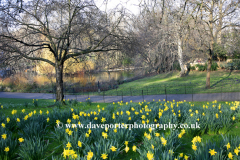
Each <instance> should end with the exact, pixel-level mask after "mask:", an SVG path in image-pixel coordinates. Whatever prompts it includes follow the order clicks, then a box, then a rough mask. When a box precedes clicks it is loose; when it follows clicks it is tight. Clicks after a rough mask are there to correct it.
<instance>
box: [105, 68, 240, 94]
mask: <svg viewBox="0 0 240 160" xmlns="http://www.w3.org/2000/svg"><path fill="white" fill-rule="evenodd" d="M178 75H179V72H174V73H166V74H159V75H156V76H152V77H146V78H143V79H140V80H136V81H133V82H128V83H124V84H121V85H119V87H118V88H117V89H114V90H109V91H106V92H104V94H105V95H122V94H123V95H133V96H134V95H141V94H142V92H143V94H144V95H155V94H165V93H167V94H191V93H220V92H238V91H239V89H240V72H239V71H233V72H229V71H212V72H211V89H205V84H206V72H198V71H194V72H190V74H189V75H188V76H186V77H179V76H178ZM101 94H103V92H101Z"/></svg>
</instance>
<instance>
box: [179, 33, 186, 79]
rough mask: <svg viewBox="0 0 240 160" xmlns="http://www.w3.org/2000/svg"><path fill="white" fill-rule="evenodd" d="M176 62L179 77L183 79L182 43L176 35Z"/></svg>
mask: <svg viewBox="0 0 240 160" xmlns="http://www.w3.org/2000/svg"><path fill="white" fill-rule="evenodd" d="M178 62H179V65H180V68H181V72H180V77H183V76H184V75H185V69H184V64H183V55H182V41H181V38H180V36H179V35H178Z"/></svg>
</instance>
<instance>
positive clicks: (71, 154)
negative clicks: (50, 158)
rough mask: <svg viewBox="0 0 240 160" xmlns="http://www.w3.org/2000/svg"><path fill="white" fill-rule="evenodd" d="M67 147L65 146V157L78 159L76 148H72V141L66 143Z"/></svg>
mask: <svg viewBox="0 0 240 160" xmlns="http://www.w3.org/2000/svg"><path fill="white" fill-rule="evenodd" d="M66 147H67V149H65V148H64V150H63V153H62V154H63V157H64V158H70V157H71V158H73V159H76V158H77V154H76V152H75V151H74V150H72V149H70V148H71V147H72V145H71V143H69V142H68V143H67V144H66Z"/></svg>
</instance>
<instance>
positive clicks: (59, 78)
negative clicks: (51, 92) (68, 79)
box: [55, 64, 64, 102]
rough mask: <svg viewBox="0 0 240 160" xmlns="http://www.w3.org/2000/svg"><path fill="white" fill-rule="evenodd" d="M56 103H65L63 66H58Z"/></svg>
mask: <svg viewBox="0 0 240 160" xmlns="http://www.w3.org/2000/svg"><path fill="white" fill-rule="evenodd" d="M55 69H56V101H59V102H63V99H64V95H63V64H60V65H59V64H56V67H55Z"/></svg>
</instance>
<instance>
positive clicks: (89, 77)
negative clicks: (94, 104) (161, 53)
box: [3, 69, 146, 85]
mask: <svg viewBox="0 0 240 160" xmlns="http://www.w3.org/2000/svg"><path fill="white" fill-rule="evenodd" d="M145 73H146V69H135V70H118V71H109V72H107V71H104V72H97V73H84V72H82V73H79V74H75V75H74V76H64V77H63V81H64V82H68V83H80V84H83V85H86V84H87V83H92V84H94V83H97V82H98V81H99V82H109V81H118V80H121V81H122V80H128V79H131V78H134V77H136V76H142V75H144V74H145ZM11 79H12V80H14V81H16V80H17V82H18V83H19V84H22V83H32V82H36V83H37V84H38V85H44V84H46V83H51V82H56V78H55V76H52V77H47V76H44V75H34V74H31V73H24V74H15V75H14V76H13V77H12V78H10V77H9V78H6V79H4V80H3V84H4V83H6V84H7V83H10V82H11V81H12V80H11Z"/></svg>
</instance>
